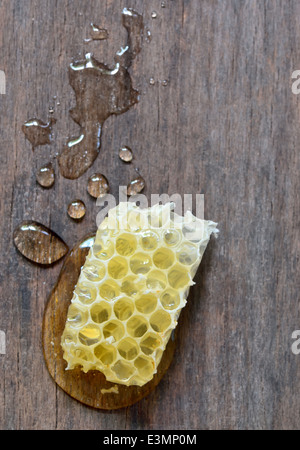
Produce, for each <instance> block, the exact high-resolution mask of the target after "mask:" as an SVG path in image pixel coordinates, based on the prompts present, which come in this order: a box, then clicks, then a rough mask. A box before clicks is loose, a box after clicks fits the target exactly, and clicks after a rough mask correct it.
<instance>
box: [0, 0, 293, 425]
mask: <svg viewBox="0 0 300 450" xmlns="http://www.w3.org/2000/svg"><path fill="white" fill-rule="evenodd" d="M165 3H166V7H165V8H161V1H160V0H153V1H152V0H151V1H147V2H143V1H141V0H127V1H123V0H106V1H100V0H94V1H90V0H76V1H75V0H73V1H71V0H22V1H20V0H2V1H1V2H0V30H1V31H0V46H1V54H0V56H1V57H0V69H1V70H4V71H5V74H6V81H7V86H6V95H1V96H0V123H1V125H0V126H1V141H0V149H1V157H0V158H1V160H0V175H1V209H0V217H1V227H0V239H1V267H0V279H1V298H0V329H1V330H3V331H5V333H6V346H7V348H6V355H0V427H1V428H3V429H7V428H8V429H46V428H49V429H202V428H204V429H224V428H230V429H245V428H250V429H262V428H264V429H279V428H287V429H295V428H299V427H300V398H299V391H300V355H299V356H296V355H294V354H293V353H292V351H291V344H292V339H291V334H292V332H293V330H296V329H300V313H299V287H300V286H299V271H298V264H299V212H300V211H299V209H300V208H299V189H300V177H299V169H300V167H299V163H300V158H299V142H300V139H299V138H300V134H299V130H300V127H299V123H300V103H299V102H300V96H299V97H297V95H294V94H293V93H292V91H291V85H292V79H291V75H292V72H293V71H294V70H296V69H300V26H299V17H300V2H299V1H297V0H295V1H292V0H289V1H288V0H270V1H267V0H248V1H246V0H222V1H221V0H220V1H214V0H203V1H198V0H173V1H172V0H165ZM125 6H126V7H133V8H135V9H136V10H137V11H138V12H139V13H141V14H143V16H144V21H145V25H146V27H148V28H149V30H151V33H152V41H151V42H150V43H147V42H145V43H144V45H143V49H142V51H141V53H140V55H139V56H138V57H137V59H136V60H135V61H134V64H133V66H132V68H131V69H130V72H131V75H132V79H133V85H134V87H136V88H137V89H138V90H139V91H140V92H141V100H140V102H139V104H137V105H136V106H135V107H134V108H132V109H131V110H130V111H128V112H127V113H126V114H123V115H122V116H119V117H110V118H109V119H108V120H107V122H106V123H105V126H104V131H103V139H102V151H101V154H100V155H99V157H98V159H97V160H96V162H95V164H94V166H93V167H92V168H91V169H89V171H88V172H87V173H86V174H84V175H83V176H82V177H81V178H80V179H78V180H76V181H70V180H66V179H63V178H62V177H60V176H59V175H58V167H57V164H56V163H55V170H56V175H57V178H56V184H55V187H54V188H53V189H51V190H49V191H45V190H43V189H42V188H40V187H39V186H37V185H36V180H35V172H36V170H37V168H38V167H40V166H41V165H42V164H44V163H46V162H48V161H49V160H50V159H51V158H52V159H53V158H54V157H55V155H56V153H58V152H60V150H61V148H62V146H63V144H64V142H65V141H66V139H67V138H68V137H69V136H70V135H73V134H74V133H75V134H76V132H77V131H78V128H77V126H76V124H75V123H74V122H73V121H72V120H71V118H70V116H69V113H68V111H69V109H70V108H71V107H72V106H73V105H74V101H75V97H74V93H73V91H72V89H71V87H70V85H69V82H68V77H67V68H68V64H69V63H70V62H71V61H72V59H73V58H77V57H80V56H81V57H82V56H83V55H84V54H85V53H86V52H87V51H92V52H94V55H95V56H96V57H97V58H98V59H99V60H100V61H104V62H106V63H108V64H112V62H113V56H114V53H115V51H116V50H118V49H119V48H120V46H121V45H122V44H124V42H125V37H126V33H125V30H124V29H123V28H122V27H121V25H120V23H121V12H122V9H123V8H124V7H125ZM152 11H156V12H157V18H156V19H152V18H151V12H152ZM92 21H93V22H95V23H96V24H98V25H99V26H102V27H105V28H106V29H107V30H108V31H109V39H108V40H107V41H104V42H93V43H92V44H90V45H87V44H85V43H84V42H83V39H84V38H86V37H88V34H89V24H90V22H92ZM151 77H153V78H154V79H155V80H156V81H158V80H164V79H168V80H169V84H168V86H163V85H162V84H161V82H156V84H155V85H154V86H151V85H150V84H149V79H150V78H151ZM53 96H57V100H56V101H58V102H60V105H59V106H56V108H55V109H56V111H55V117H56V118H57V124H56V126H55V127H54V132H53V138H54V142H53V144H52V145H51V146H44V147H39V148H37V149H36V151H35V152H34V153H33V152H32V150H31V147H30V144H29V142H28V141H25V137H24V135H23V133H22V131H21V126H22V124H23V123H24V121H26V120H27V119H30V118H32V117H33V116H36V117H38V118H40V119H42V120H44V121H46V120H47V118H48V108H49V107H51V106H55V102H54V101H53ZM124 144H125V145H130V146H131V147H132V149H133V151H134V154H135V164H136V166H138V167H139V169H140V171H141V174H142V175H143V176H144V177H145V179H146V183H147V187H146V190H145V194H147V196H150V194H151V193H169V194H172V193H180V194H183V193H192V194H196V193H203V194H205V216H206V218H207V219H212V220H214V221H217V222H218V223H219V228H220V237H219V239H218V240H213V241H212V242H211V243H210V244H209V248H208V249H207V252H206V254H205V257H204V259H203V262H202V266H201V269H200V270H199V272H198V274H197V276H196V281H197V285H196V286H195V287H193V288H192V291H191V294H190V297H189V302H188V305H187V307H186V308H185V310H184V312H183V313H182V316H181V318H180V323H179V327H180V330H179V339H178V347H177V351H176V354H175V358H174V360H173V363H172V365H171V367H170V369H169V371H168V373H167V374H166V375H165V377H164V378H163V380H162V382H161V383H160V385H159V386H158V387H157V388H156V390H155V391H154V392H152V393H151V395H150V396H149V397H148V398H146V399H144V400H142V401H141V402H139V403H138V404H136V405H134V406H132V407H130V408H128V409H123V410H119V411H114V412H102V411H99V410H94V409H91V408H89V407H86V406H84V405H82V404H80V403H79V402H77V401H75V400H73V399H72V398H70V397H69V396H68V395H66V394H65V393H64V392H63V391H62V390H61V389H60V388H58V387H57V386H56V385H55V383H54V382H53V380H52V379H51V378H50V376H49V374H48V371H47V368H46V366H45V363H44V359H43V353H42V345H41V326H42V317H43V311H44V307H45V303H46V300H47V297H48V295H49V293H50V291H51V289H52V287H53V285H54V284H55V282H56V279H57V277H58V274H59V271H60V268H61V262H60V263H58V264H56V265H55V266H53V267H52V268H50V269H41V268H39V267H37V266H34V265H32V264H31V263H30V262H28V261H26V260H25V259H24V258H23V257H22V256H20V254H18V253H17V251H16V249H15V248H14V246H13V242H12V233H13V230H14V227H16V226H17V225H18V224H19V223H20V222H21V221H22V220H24V219H35V220H38V221H41V222H42V223H44V224H45V225H47V226H50V227H51V228H53V229H54V230H55V231H56V232H57V233H58V234H60V236H62V237H63V239H64V240H65V241H66V242H67V243H68V245H69V246H70V247H71V246H72V245H73V244H74V243H75V242H76V241H77V240H78V239H79V238H81V237H82V236H84V235H85V234H86V233H88V232H90V231H93V230H95V228H96V224H95V219H96V214H97V212H98V211H97V208H96V206H95V202H94V201H93V200H92V199H91V198H89V196H88V194H87V192H86V184H87V179H88V177H89V176H90V175H91V174H92V173H94V172H95V171H100V172H102V173H103V174H105V175H106V176H107V178H108V179H109V181H110V185H111V192H112V193H113V194H117V192H118V186H119V185H124V184H127V183H128V181H129V180H130V179H131V177H132V175H133V172H134V168H133V166H132V167H129V166H125V165H124V163H122V162H121V161H120V160H119V159H118V154H117V153H118V148H119V147H120V146H121V145H124ZM75 198H81V199H83V200H84V201H85V202H86V205H87V215H86V217H85V219H84V220H83V221H82V222H81V223H80V224H76V223H74V222H72V221H71V220H70V219H69V218H68V217H67V214H66V208H67V205H68V203H69V202H70V201H71V200H73V199H75Z"/></svg>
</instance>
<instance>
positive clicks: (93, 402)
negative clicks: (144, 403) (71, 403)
mask: <svg viewBox="0 0 300 450" xmlns="http://www.w3.org/2000/svg"><path fill="white" fill-rule="evenodd" d="M93 243H94V235H90V236H88V237H86V238H84V239H82V240H81V241H80V242H79V243H78V244H77V245H76V246H75V247H74V248H73V249H72V250H71V251H70V253H69V254H68V255H67V257H66V259H65V262H64V265H63V267H62V270H61V273H60V275H59V279H58V282H57V284H56V286H55V287H54V289H53V291H52V292H51V294H50V297H49V299H48V302H47V305H46V308H45V312H44V320H43V332H42V337H43V350H44V356H45V361H46V364H47V367H48V370H49V372H50V375H51V376H52V378H53V379H54V380H55V382H56V383H57V384H58V386H60V387H61V388H62V389H63V390H64V391H65V392H66V393H67V394H69V395H70V396H71V397H73V398H75V399H76V400H79V401H80V402H82V403H84V404H86V405H89V406H92V407H94V408H100V409H108V410H110V409H118V408H123V407H126V406H130V405H132V404H133V403H136V402H138V401H139V400H141V399H142V398H143V397H145V396H146V395H148V394H149V393H150V392H151V391H153V390H154V389H155V387H156V386H157V384H158V383H159V382H160V380H161V378H162V377H163V375H164V374H165V373H166V371H167V370H168V368H169V366H170V364H171V361H172V359H173V355H174V351H175V338H171V339H170V340H169V342H168V344H167V347H166V350H165V351H164V353H163V356H162V359H161V362H160V364H159V366H158V369H157V373H156V374H155V375H154V377H153V379H152V380H151V381H149V382H148V383H146V384H145V385H144V386H142V387H139V386H125V385H121V384H119V385H118V391H117V392H116V384H115V383H112V382H109V381H107V380H106V378H105V376H104V375H103V373H102V372H100V371H98V370H90V371H89V372H87V373H84V372H83V371H82V370H81V368H80V367H78V368H75V369H73V370H65V368H66V365H67V364H66V361H65V360H64V359H63V351H62V347H61V336H62V333H63V330H64V328H65V323H66V318H67V312H68V307H69V305H70V303H71V299H72V296H73V291H74V289H75V286H76V283H77V281H78V277H79V274H80V270H81V267H82V266H83V265H84V263H85V259H86V256H87V254H88V252H89V250H90V248H91V247H92V245H93ZM113 388H114V389H113Z"/></svg>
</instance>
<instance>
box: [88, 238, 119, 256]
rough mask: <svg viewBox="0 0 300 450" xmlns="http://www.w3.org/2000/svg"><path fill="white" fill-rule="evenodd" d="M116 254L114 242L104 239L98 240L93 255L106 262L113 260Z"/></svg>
mask: <svg viewBox="0 0 300 450" xmlns="http://www.w3.org/2000/svg"><path fill="white" fill-rule="evenodd" d="M114 252H115V248H114V244H113V242H112V241H110V240H107V241H104V239H97V238H96V240H95V243H94V245H93V254H94V256H95V257H96V258H99V259H102V260H104V261H106V260H107V259H109V258H111V257H112V255H113V254H114Z"/></svg>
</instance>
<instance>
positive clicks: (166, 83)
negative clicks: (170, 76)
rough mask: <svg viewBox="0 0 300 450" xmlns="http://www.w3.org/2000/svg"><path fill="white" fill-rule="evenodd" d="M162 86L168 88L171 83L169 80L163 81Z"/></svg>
mask: <svg viewBox="0 0 300 450" xmlns="http://www.w3.org/2000/svg"><path fill="white" fill-rule="evenodd" d="M161 84H162V85H163V86H168V84H169V82H168V80H163V81H162V82H161Z"/></svg>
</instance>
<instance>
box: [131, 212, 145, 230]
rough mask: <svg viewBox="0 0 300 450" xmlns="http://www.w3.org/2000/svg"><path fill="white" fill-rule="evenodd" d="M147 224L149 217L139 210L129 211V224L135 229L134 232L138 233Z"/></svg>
mask: <svg viewBox="0 0 300 450" xmlns="http://www.w3.org/2000/svg"><path fill="white" fill-rule="evenodd" d="M146 225H147V217H145V215H144V214H143V213H141V212H139V211H129V213H128V216H127V226H128V229H129V230H131V231H133V232H134V233H138V232H139V231H141V230H143V229H145V228H146Z"/></svg>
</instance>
